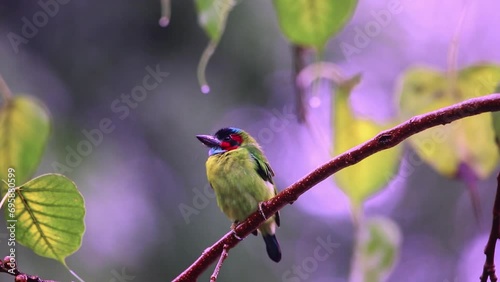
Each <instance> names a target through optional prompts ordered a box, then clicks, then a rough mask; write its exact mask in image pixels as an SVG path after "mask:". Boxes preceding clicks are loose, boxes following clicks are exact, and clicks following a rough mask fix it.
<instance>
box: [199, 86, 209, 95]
mask: <svg viewBox="0 0 500 282" xmlns="http://www.w3.org/2000/svg"><path fill="white" fill-rule="evenodd" d="M209 92H210V86H208V85H206V84H205V85H202V86H201V93H203V94H208V93H209Z"/></svg>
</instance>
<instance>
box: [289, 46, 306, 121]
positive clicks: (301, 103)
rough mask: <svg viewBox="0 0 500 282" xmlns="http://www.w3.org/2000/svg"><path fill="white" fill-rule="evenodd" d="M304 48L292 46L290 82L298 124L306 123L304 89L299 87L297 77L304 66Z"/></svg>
mask: <svg viewBox="0 0 500 282" xmlns="http://www.w3.org/2000/svg"><path fill="white" fill-rule="evenodd" d="M306 51H307V50H306V48H305V47H302V46H298V45H292V57H293V58H292V59H293V73H292V81H294V83H293V85H294V86H295V107H296V110H297V120H298V122H300V123H303V122H305V121H306V118H307V106H306V101H305V100H306V97H305V95H306V93H305V88H304V87H302V86H301V85H299V82H298V79H297V78H298V76H299V74H300V72H301V71H302V69H304V68H305V66H306Z"/></svg>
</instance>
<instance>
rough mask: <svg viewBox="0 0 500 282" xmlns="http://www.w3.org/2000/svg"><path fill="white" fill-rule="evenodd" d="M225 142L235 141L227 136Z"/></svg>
mask: <svg viewBox="0 0 500 282" xmlns="http://www.w3.org/2000/svg"><path fill="white" fill-rule="evenodd" d="M223 140H224V141H231V140H233V139H231V137H230V136H226V137H224V139H223Z"/></svg>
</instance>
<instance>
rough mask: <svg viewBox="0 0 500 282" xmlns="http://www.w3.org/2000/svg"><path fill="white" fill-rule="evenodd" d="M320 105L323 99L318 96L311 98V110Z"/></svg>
mask: <svg viewBox="0 0 500 282" xmlns="http://www.w3.org/2000/svg"><path fill="white" fill-rule="evenodd" d="M320 105H321V99H320V98H319V97H318V96H314V97H311V99H309V106H311V108H317V107H319V106H320Z"/></svg>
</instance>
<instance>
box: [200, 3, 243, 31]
mask: <svg viewBox="0 0 500 282" xmlns="http://www.w3.org/2000/svg"><path fill="white" fill-rule="evenodd" d="M235 5H236V1H235V0H196V10H197V11H198V23H199V24H200V26H201V27H203V29H204V30H205V32H206V33H207V35H208V37H210V39H212V40H218V39H219V38H220V37H221V36H222V34H223V33H224V29H225V28H226V20H227V16H228V15H229V12H230V11H231V10H232V9H233V7H234V6H235Z"/></svg>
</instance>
